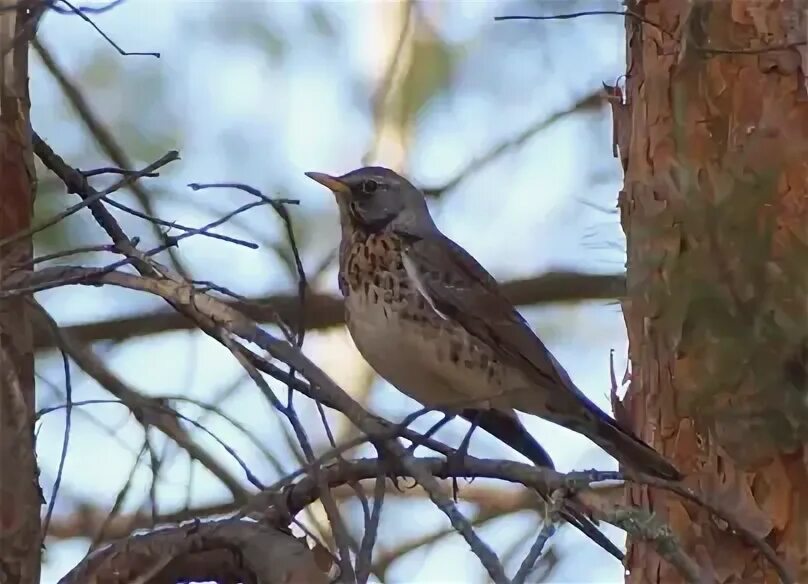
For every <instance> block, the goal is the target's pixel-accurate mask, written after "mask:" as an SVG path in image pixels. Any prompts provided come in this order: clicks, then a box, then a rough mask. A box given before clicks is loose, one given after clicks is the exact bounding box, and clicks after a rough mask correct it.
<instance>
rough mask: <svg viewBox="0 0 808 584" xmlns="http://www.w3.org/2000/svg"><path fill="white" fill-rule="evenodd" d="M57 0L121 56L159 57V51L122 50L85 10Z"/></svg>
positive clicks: (63, 0)
mask: <svg viewBox="0 0 808 584" xmlns="http://www.w3.org/2000/svg"><path fill="white" fill-rule="evenodd" d="M58 1H59V2H62V3H63V4H65V5H66V6H68V7H69V8H70V10H72V11H73V14H75V15H76V16H78V17H79V18H81V19H82V20H83V21H84V22H86V23H88V24H89V25H90V26H92V27H93V28H94V29H95V30H96V32H97V33H98V34H100V35H101V36H102V37H104V40H105V41H107V42H108V43H109V44H110V45H112V46H113V47H114V48H115V50H116V51H118V53H119V54H120V55H121V56H123V57H130V56H131V57H135V56H140V57H156V58H158V59H159V58H160V53H155V52H132V51H124V50H123V49H122V48H121V47H120V45H118V43H116V42H115V41H113V40H112V39H111V38H110V37H109V35H107V33H105V32H104V31H103V30H101V28H99V26H98V25H97V24H96V23H95V22H93V21H92V19H91V18H90V17H89V16H87V15H86V14H84V12H85V11H83V10H80V9H79V8H76V6H74V5H73V4H71V3H70V2H68V0H58Z"/></svg>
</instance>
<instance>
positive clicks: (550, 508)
mask: <svg viewBox="0 0 808 584" xmlns="http://www.w3.org/2000/svg"><path fill="white" fill-rule="evenodd" d="M563 502H564V493H563V491H561V490H560V489H559V490H557V491H554V492H553V494H552V495H551V497H550V501H549V503H548V505H547V506H546V507H545V514H544V525H542V528H541V531H540V532H539V535H538V536H537V537H536V541H534V542H533V545H532V546H530V551H528V553H527V555H526V556H525V559H524V560H522V564H521V565H520V566H519V569H518V570H517V571H516V574H515V575H514V577H513V580H511V584H523V582H525V580H526V579H527V577H528V576H529V575H530V574H531V573H532V572H533V569H534V567H535V566H536V561H538V559H539V556H540V555H541V553H542V551H543V550H544V546H545V544H546V543H547V540H549V539H550V538H551V537H552V536H553V534H554V533H555V532H556V522H557V521H558V513H559V511H560V509H561V506H562V504H563Z"/></svg>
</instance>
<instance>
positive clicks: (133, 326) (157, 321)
mask: <svg viewBox="0 0 808 584" xmlns="http://www.w3.org/2000/svg"><path fill="white" fill-rule="evenodd" d="M503 292H504V293H505V295H506V296H507V297H508V298H509V299H510V300H511V301H512V302H513V303H515V304H516V305H517V306H530V305H534V304H544V303H552V302H577V301H582V300H612V299H615V298H619V297H620V296H622V295H623V294H624V292H625V277H624V276H623V275H622V274H583V273H578V272H547V273H545V274H542V275H540V276H536V277H534V278H526V279H520V280H511V281H509V282H506V283H504V284H503ZM227 304H229V305H230V306H232V307H233V308H236V309H238V310H240V311H241V312H243V313H244V314H245V315H247V316H248V317H250V318H251V319H253V320H255V321H256V322H262V323H263V322H274V321H275V320H276V319H277V317H280V319H281V320H283V321H285V322H298V311H299V304H300V302H299V297H298V296H297V295H294V294H277V295H271V296H263V297H259V298H250V299H248V300H246V301H243V302H242V301H227ZM344 315H345V311H344V309H343V306H342V299H341V298H337V297H336V296H332V295H330V294H313V293H309V294H308V295H307V296H306V311H305V315H304V319H303V324H304V326H305V327H306V329H308V330H314V329H324V328H329V327H333V326H338V325H340V324H342V323H343V322H344ZM194 328H196V325H195V324H194V322H193V321H191V320H189V319H188V318H186V317H184V316H183V315H181V314H178V313H177V312H175V311H172V310H159V311H155V312H152V313H148V314H144V315H140V316H133V317H125V318H117V319H114V320H108V321H102V322H95V323H87V324H79V325H73V326H68V327H65V328H64V330H65V332H67V333H69V334H70V335H71V336H72V337H73V338H75V339H76V340H78V341H81V342H83V343H92V342H96V341H102V340H112V341H121V340H126V339H131V338H134V337H139V336H145V335H153V334H159V333H163V332H170V331H176V330H191V329H194ZM34 342H35V346H36V347H37V349H46V348H52V347H53V339H52V338H51V337H50V336H49V335H46V334H37V335H35V337H34Z"/></svg>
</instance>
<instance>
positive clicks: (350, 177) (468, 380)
mask: <svg viewBox="0 0 808 584" xmlns="http://www.w3.org/2000/svg"><path fill="white" fill-rule="evenodd" d="M306 175H307V176H308V177H309V178H312V179H313V180H315V181H317V182H319V183H321V184H322V185H324V186H326V187H328V188H329V189H330V190H331V191H332V192H333V193H334V195H335V196H336V200H337V205H338V207H339V214H340V223H341V226H342V240H341V243H340V253H339V289H340V291H341V292H342V295H343V296H344V297H345V307H346V323H347V326H348V330H349V331H350V333H351V337H352V338H353V340H354V343H355V344H356V346H357V348H358V349H359V351H360V352H361V353H362V355H363V356H364V358H365V359H366V360H367V361H368V363H369V364H370V365H371V367H373V369H375V370H376V372H377V373H379V375H381V376H382V377H384V378H385V379H386V380H387V381H389V382H390V383H391V384H392V385H394V386H395V387H396V388H398V389H399V390H400V391H402V392H404V393H405V394H407V395H408V396H410V397H412V398H413V399H415V400H416V401H418V402H420V403H422V404H424V405H425V406H427V407H432V408H435V409H436V410H440V411H443V412H447V413H457V414H461V415H463V416H464V417H466V418H469V419H472V420H473V421H474V422H476V423H477V424H479V425H480V426H481V427H482V428H484V429H486V430H487V431H489V432H490V433H492V434H494V435H495V436H496V437H497V438H499V439H501V440H503V441H504V442H506V443H507V444H510V445H511V446H512V447H514V448H516V449H517V450H519V451H520V452H521V453H522V454H524V455H525V456H527V457H528V458H530V459H531V460H532V461H533V462H534V463H535V464H538V465H542V466H552V461H551V460H550V458H549V457H548V456H547V453H546V452H545V451H544V449H543V448H542V447H541V446H540V445H539V444H538V443H537V442H536V441H535V440H533V439H532V438H531V437H530V435H529V433H528V432H527V430H525V428H524V427H523V426H522V425H521V423H520V422H519V420H518V418H517V416H516V414H515V412H514V410H519V411H521V412H525V413H528V414H534V415H537V416H540V417H542V418H544V419H546V420H549V421H551V422H554V423H557V424H560V425H562V426H564V427H566V428H569V429H570V430H573V431H575V432H579V433H581V434H583V435H585V436H587V437H588V438H589V439H590V440H592V441H593V442H595V443H596V444H597V445H598V446H600V447H601V448H603V449H604V450H606V452H608V453H609V454H611V455H612V456H614V457H615V458H616V459H617V460H618V461H619V462H621V463H622V464H624V465H626V466H628V467H630V468H633V469H634V470H637V471H641V472H645V473H648V474H651V475H654V476H658V477H661V478H665V479H674V480H678V479H680V478H681V475H680V474H679V472H678V471H677V470H676V468H675V467H674V466H673V465H672V464H671V463H670V462H668V461H667V460H666V459H665V458H664V457H663V456H662V455H660V454H659V453H658V452H656V451H655V450H654V449H652V448H651V447H650V446H648V445H647V444H645V443H644V442H642V441H641V440H640V439H638V438H637V437H635V436H634V435H633V434H632V433H631V432H630V431H628V430H626V429H625V428H622V427H621V426H620V425H619V424H618V423H617V422H616V421H615V420H614V419H612V418H611V417H609V416H608V415H606V414H605V413H604V412H603V411H601V410H600V409H599V408H598V407H597V406H596V405H595V404H594V403H592V402H591V401H590V400H589V399H588V398H587V397H586V396H585V395H584V394H583V392H581V390H579V389H578V388H577V387H576V386H575V384H574V383H573V382H572V380H571V379H570V376H569V375H568V374H567V372H566V371H565V370H564V368H563V367H562V366H561V364H560V363H559V362H558V361H557V360H556V359H555V357H553V355H552V354H551V353H550V351H548V350H547V348H546V347H545V346H544V344H543V343H542V342H541V340H540V339H539V338H538V337H537V336H536V335H535V334H534V333H533V331H532V330H531V329H530V327H529V326H528V324H527V323H526V322H525V320H524V319H523V318H522V316H521V315H520V314H519V313H518V312H517V311H516V309H515V308H514V307H513V305H512V304H511V303H510V302H509V301H508V300H507V299H506V298H505V297H504V296H503V294H502V293H501V291H500V289H499V286H498V284H497V282H496V280H495V279H494V278H493V277H492V276H491V275H490V274H489V273H488V272H487V271H486V270H485V269H484V268H483V267H482V266H481V265H480V264H479V263H477V261H476V260H475V259H474V258H473V257H472V256H471V255H469V254H468V252H466V251H465V250H464V249H463V248H462V247H460V246H459V245H458V244H456V243H455V242H454V241H452V240H451V239H449V238H448V237H446V236H445V235H443V233H441V232H440V230H439V229H438V228H437V226H436V225H435V223H434V221H433V220H432V217H431V215H430V214H429V210H428V208H427V204H426V200H425V198H424V195H423V193H422V192H421V191H420V190H418V189H417V188H416V187H415V186H413V185H412V184H411V183H410V182H409V181H408V180H406V179H405V178H403V177H401V176H399V175H398V174H397V173H395V172H394V171H392V170H389V169H387V168H381V167H365V168H360V169H358V170H354V171H352V172H349V173H348V174H345V175H343V176H340V177H333V176H330V175H327V174H323V173H315V172H310V173H306ZM578 519H579V520H580V517H579V518H578ZM574 522H575V521H573V523H574ZM579 527H580V525H579Z"/></svg>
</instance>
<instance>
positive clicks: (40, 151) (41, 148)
mask: <svg viewBox="0 0 808 584" xmlns="http://www.w3.org/2000/svg"><path fill="white" fill-rule="evenodd" d="M33 142H34V151H35V152H36V154H37V156H39V157H40V159H42V157H43V156H45V157H47V156H48V155H49V154H53V155H54V156H56V154H55V153H54V152H53V150H51V149H50V147H49V146H47V144H45V142H43V141H42V139H41V138H39V136H38V135H37V134H34V140H33ZM179 157H180V155H179V152H177V151H176V150H171V151H170V152H168V153H166V154H165V155H163V156H162V157H160V159H159V160H156V161H154V162H152V163H151V164H149V165H148V166H146V167H145V168H143V169H142V170H140V171H138V172H135V173H132V174H130V175H127V176H125V177H124V178H122V179H121V180H119V181H118V182H116V183H115V184H113V185H112V186H110V187H108V188H106V189H104V190H103V191H95V192H93V193H92V194H91V195H89V196H88V197H87V198H85V199H82V201H81V202H79V203H76V204H75V205H72V206H70V207H68V208H67V209H65V210H64V211H62V212H60V213H56V214H55V215H53V216H51V217H49V218H48V219H46V220H44V221H42V222H41V223H40V224H38V225H35V226H33V227H31V228H29V229H25V230H22V231H18V232H17V233H15V234H13V235H10V236H9V237H6V238H3V239H0V247H4V246H6V245H8V244H10V243H13V242H15V241H19V240H20V239H22V238H24V237H30V236H31V235H34V234H35V233H39V232H40V231H43V230H45V229H47V228H48V227H51V226H53V225H56V224H57V223H59V222H60V221H64V220H65V219H67V218H68V217H70V216H71V215H73V214H74V213H77V212H78V211H81V210H82V209H84V208H86V207H89V206H91V205H92V204H93V203H96V202H98V201H100V200H101V199H103V198H104V197H106V196H107V195H108V194H110V193H114V192H115V191H117V190H119V189H121V188H123V187H124V186H126V185H128V184H129V183H131V182H133V181H136V180H137V179H139V178H140V177H141V176H144V175H146V174H148V173H150V172H151V171H153V170H154V169H156V168H160V167H162V166H165V165H166V164H168V163H170V162H173V161H175V160H179ZM59 160H61V159H59ZM43 162H45V160H43ZM46 165H47V164H46ZM59 178H61V179H62V180H64V177H59ZM76 178H78V179H79V180H80V181H84V182H85V183H86V179H85V178H84V177H83V176H81V174H80V173H79V172H78V171H75V175H74V176H72V177H71V179H72V180H71V181H70V182H67V181H65V185H66V186H67V188H68V190H69V191H70V192H78V191H79V190H85V189H86V186H85V185H82V184H81V182H76ZM93 190H94V189H93Z"/></svg>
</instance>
